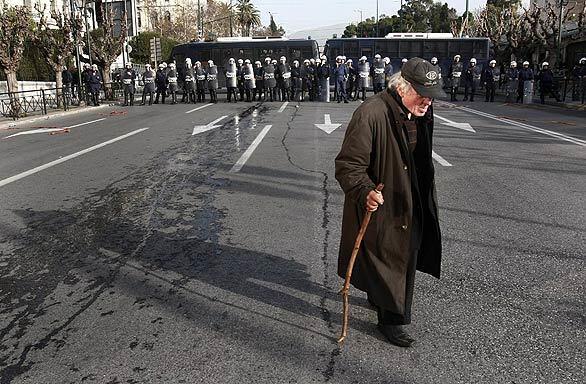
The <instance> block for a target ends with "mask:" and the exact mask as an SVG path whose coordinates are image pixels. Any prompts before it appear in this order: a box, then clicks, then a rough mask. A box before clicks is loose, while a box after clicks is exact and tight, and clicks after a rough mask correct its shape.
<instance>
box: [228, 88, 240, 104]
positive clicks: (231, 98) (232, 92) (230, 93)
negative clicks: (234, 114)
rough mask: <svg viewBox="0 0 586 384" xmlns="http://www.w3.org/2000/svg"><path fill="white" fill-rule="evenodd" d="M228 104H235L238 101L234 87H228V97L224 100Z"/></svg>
mask: <svg viewBox="0 0 586 384" xmlns="http://www.w3.org/2000/svg"><path fill="white" fill-rule="evenodd" d="M226 100H227V101H228V103H231V102H232V101H234V102H235V103H236V102H237V101H238V95H237V93H236V87H228V96H227V98H226Z"/></svg>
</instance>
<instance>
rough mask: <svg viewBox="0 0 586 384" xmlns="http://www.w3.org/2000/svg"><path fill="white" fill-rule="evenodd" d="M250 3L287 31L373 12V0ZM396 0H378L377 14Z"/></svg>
mask: <svg viewBox="0 0 586 384" xmlns="http://www.w3.org/2000/svg"><path fill="white" fill-rule="evenodd" d="M444 2H447V3H448V4H449V5H450V6H451V7H453V8H455V9H456V10H457V11H459V12H464V10H465V8H466V0H448V1H442V3H444ZM252 3H253V4H254V5H255V6H256V7H257V8H258V9H259V10H260V11H261V18H262V22H263V24H264V25H268V23H269V20H270V16H269V12H271V13H273V14H274V17H275V21H276V22H277V24H278V25H282V26H283V28H285V31H287V33H288V34H290V33H292V32H295V31H299V30H304V29H308V28H315V27H320V26H326V25H333V24H340V23H348V24H349V23H351V22H358V21H360V12H356V10H358V9H361V10H362V17H363V18H364V19H366V18H367V17H371V16H375V15H376V3H377V1H376V0H252ZM400 4H401V3H400V1H399V0H379V1H378V7H379V14H383V13H384V14H386V15H393V14H396V12H397V9H399V7H400ZM485 4H486V0H469V5H468V7H469V9H470V11H473V10H475V9H477V8H480V7H481V6H484V5H485Z"/></svg>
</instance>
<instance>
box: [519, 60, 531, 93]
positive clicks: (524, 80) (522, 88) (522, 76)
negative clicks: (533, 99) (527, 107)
mask: <svg viewBox="0 0 586 384" xmlns="http://www.w3.org/2000/svg"><path fill="white" fill-rule="evenodd" d="M533 79H534V76H533V70H532V69H531V68H529V62H528V61H524V62H523V68H521V69H520V70H519V88H518V93H517V103H521V102H523V98H524V96H525V95H526V94H527V96H528V97H530V95H532V94H533Z"/></svg>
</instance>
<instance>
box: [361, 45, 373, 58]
mask: <svg viewBox="0 0 586 384" xmlns="http://www.w3.org/2000/svg"><path fill="white" fill-rule="evenodd" d="M360 56H366V58H367V59H368V60H372V47H361V48H360Z"/></svg>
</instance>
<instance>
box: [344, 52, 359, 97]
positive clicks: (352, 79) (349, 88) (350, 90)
mask: <svg viewBox="0 0 586 384" xmlns="http://www.w3.org/2000/svg"><path fill="white" fill-rule="evenodd" d="M346 68H348V80H347V81H346V94H347V95H348V98H349V99H350V100H353V99H354V90H355V89H356V86H355V85H356V76H357V72H356V68H355V67H354V65H353V61H352V59H348V60H346Z"/></svg>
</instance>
